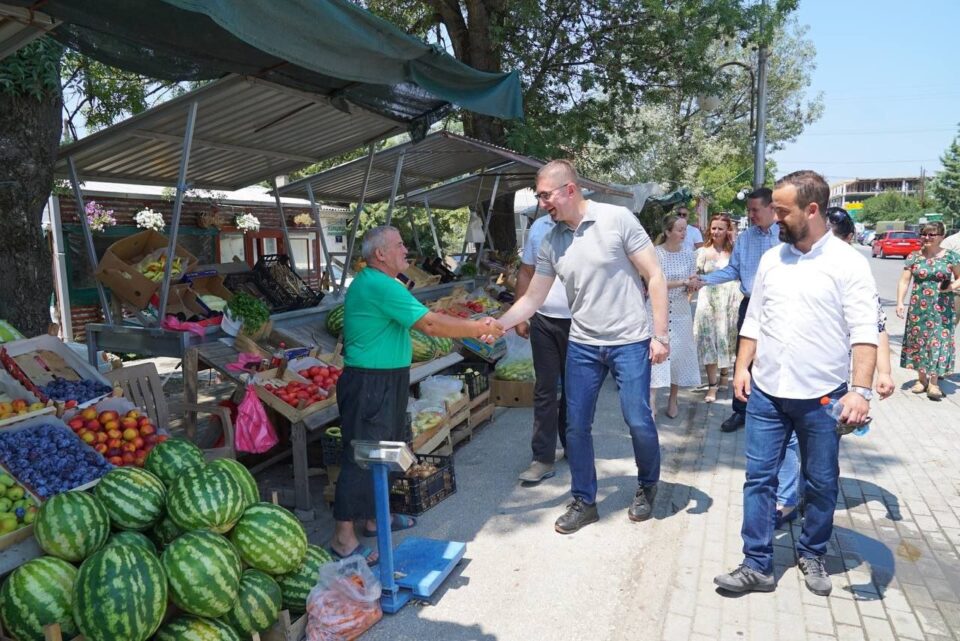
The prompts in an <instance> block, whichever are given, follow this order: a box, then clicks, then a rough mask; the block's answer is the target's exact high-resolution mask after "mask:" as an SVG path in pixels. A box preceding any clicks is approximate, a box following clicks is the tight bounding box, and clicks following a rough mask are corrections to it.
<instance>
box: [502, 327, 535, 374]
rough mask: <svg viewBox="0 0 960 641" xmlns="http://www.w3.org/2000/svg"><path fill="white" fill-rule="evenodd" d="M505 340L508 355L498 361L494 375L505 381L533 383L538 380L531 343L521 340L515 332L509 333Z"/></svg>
mask: <svg viewBox="0 0 960 641" xmlns="http://www.w3.org/2000/svg"><path fill="white" fill-rule="evenodd" d="M504 339H505V340H506V342H507V353H506V355H505V356H504V357H503V358H501V359H500V360H499V361H497V365H496V367H494V369H493V374H494V376H495V377H496V378H499V379H500V380H503V381H532V380H535V379H536V376H535V375H534V373H533V350H532V349H531V347H530V341H528V340H527V339H525V338H520V337H519V336H517V333H516V332H514V331H510V332H508V333H507V334H506V335H505V336H504Z"/></svg>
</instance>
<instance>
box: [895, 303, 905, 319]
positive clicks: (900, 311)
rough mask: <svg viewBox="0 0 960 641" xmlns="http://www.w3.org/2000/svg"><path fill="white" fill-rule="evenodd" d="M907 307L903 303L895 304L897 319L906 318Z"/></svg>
mask: <svg viewBox="0 0 960 641" xmlns="http://www.w3.org/2000/svg"><path fill="white" fill-rule="evenodd" d="M906 316H907V306H906V305H904V304H903V303H897V318H906Z"/></svg>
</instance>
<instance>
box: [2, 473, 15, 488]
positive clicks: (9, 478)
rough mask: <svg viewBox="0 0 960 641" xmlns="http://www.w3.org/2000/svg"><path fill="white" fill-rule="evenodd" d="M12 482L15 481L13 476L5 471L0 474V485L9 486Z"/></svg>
mask: <svg viewBox="0 0 960 641" xmlns="http://www.w3.org/2000/svg"><path fill="white" fill-rule="evenodd" d="M14 483H16V481H14V480H13V477H12V476H10V475H9V474H7V473H6V472H4V473H2V474H0V485H2V486H4V487H11V486H12V485H13V484H14Z"/></svg>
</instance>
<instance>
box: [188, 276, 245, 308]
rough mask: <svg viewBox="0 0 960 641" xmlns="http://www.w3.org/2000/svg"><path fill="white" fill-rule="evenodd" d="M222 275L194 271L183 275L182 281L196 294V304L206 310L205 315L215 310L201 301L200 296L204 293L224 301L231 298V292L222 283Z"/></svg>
mask: <svg viewBox="0 0 960 641" xmlns="http://www.w3.org/2000/svg"><path fill="white" fill-rule="evenodd" d="M223 281H224V277H223V276H221V275H220V274H217V273H216V272H195V273H193V274H187V275H186V276H184V277H183V282H185V283H189V284H190V288H191V289H192V290H193V292H194V293H195V294H196V295H197V304H198V305H200V306H201V307H202V308H203V309H205V310H206V314H205V315H206V316H210V315H212V314H216V313H219V312H216V311H214V310H212V309H210V308H209V307H207V305H206V304H205V303H204V302H203V300H202V299H201V298H200V297H201V296H204V295H211V296H217V297H218V298H222V299H223V300H225V301H229V300H230V299H231V298H233V292H231V291H230V290H229V289H227V288H226V287H225V286H224V285H223Z"/></svg>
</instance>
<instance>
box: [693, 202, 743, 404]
mask: <svg viewBox="0 0 960 641" xmlns="http://www.w3.org/2000/svg"><path fill="white" fill-rule="evenodd" d="M732 230H733V222H732V221H731V220H730V217H729V216H727V215H725V214H716V215H715V216H714V217H713V218H712V219H711V221H710V234H709V237H708V238H707V241H706V242H705V243H704V244H703V247H701V248H700V249H698V250H697V256H696V264H697V273H698V274H709V273H710V272H712V271H713V270H715V269H723V268H724V267H725V266H726V265H727V263H729V262H730V253H731V252H732V251H733V241H732V240H731V236H732V233H731V232H732ZM742 297H743V295H742V294H741V293H740V286H739V285H738V284H737V282H736V281H733V282H729V283H724V284H723V285H715V286H711V287H704V288H703V289H701V290H700V293H699V295H698V297H697V311H696V313H695V314H694V317H693V334H694V336H695V337H696V341H697V351H698V352H699V354H700V362H701V363H703V365H704V368H705V369H706V370H707V385H708V387H707V395H706V397H705V398H704V400H705V401H706V402H707V403H712V402H714V401H715V400H717V387H718V386H719V385H721V384H722V383H724V382H725V379H726V376H727V370H728V368H730V367H733V361H734V358H735V357H736V352H735V350H736V345H737V310H738V309H739V308H740V299H741V298H742ZM718 369H719V370H720V371H719V377H718V372H717V370H718Z"/></svg>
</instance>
